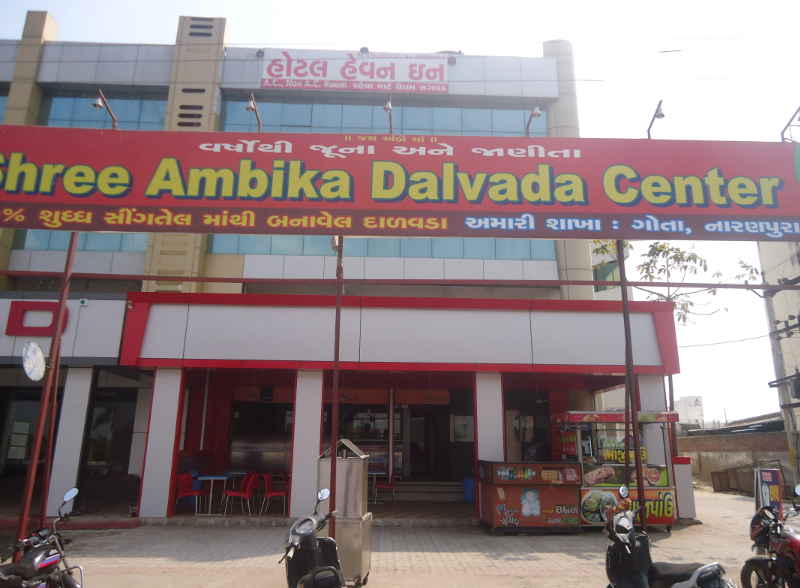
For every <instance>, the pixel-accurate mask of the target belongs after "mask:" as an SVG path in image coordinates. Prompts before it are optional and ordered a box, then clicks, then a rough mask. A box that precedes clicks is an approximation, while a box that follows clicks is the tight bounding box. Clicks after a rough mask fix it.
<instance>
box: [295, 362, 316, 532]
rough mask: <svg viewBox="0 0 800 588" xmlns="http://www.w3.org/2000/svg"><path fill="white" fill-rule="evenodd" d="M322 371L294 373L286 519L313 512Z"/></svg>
mask: <svg viewBox="0 0 800 588" xmlns="http://www.w3.org/2000/svg"><path fill="white" fill-rule="evenodd" d="M322 385H323V372H322V371H313V372H311V371H309V372H305V371H300V372H297V389H296V394H295V405H294V427H293V429H294V435H293V438H292V470H291V473H292V500H291V512H290V513H289V516H291V517H297V516H302V515H307V514H311V513H313V512H314V505H315V504H316V503H317V490H316V488H317V457H318V456H319V446H320V432H321V430H322V423H321V419H322Z"/></svg>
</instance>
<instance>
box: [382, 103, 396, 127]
mask: <svg viewBox="0 0 800 588" xmlns="http://www.w3.org/2000/svg"><path fill="white" fill-rule="evenodd" d="M383 111H384V112H385V113H386V114H388V115H389V134H390V135H394V125H393V123H392V95H391V94H389V100H388V102H386V104H384V105H383Z"/></svg>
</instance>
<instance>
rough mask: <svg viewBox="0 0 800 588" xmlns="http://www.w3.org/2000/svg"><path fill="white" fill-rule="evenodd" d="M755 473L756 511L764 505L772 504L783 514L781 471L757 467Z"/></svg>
mask: <svg viewBox="0 0 800 588" xmlns="http://www.w3.org/2000/svg"><path fill="white" fill-rule="evenodd" d="M754 475H755V492H754V494H755V497H756V511H758V509H760V508H761V507H762V506H771V507H772V508H774V509H775V512H777V513H778V516H779V517H782V516H783V500H782V499H781V471H780V470H777V469H775V470H767V469H760V468H756V469H755V470H754Z"/></svg>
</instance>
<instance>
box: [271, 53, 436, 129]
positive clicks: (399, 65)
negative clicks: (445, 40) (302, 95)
mask: <svg viewBox="0 0 800 588" xmlns="http://www.w3.org/2000/svg"><path fill="white" fill-rule="evenodd" d="M263 53H264V62H263V65H262V69H261V87H262V88H280V89H282V90H326V91H337V90H338V91H342V90H346V91H350V92H353V91H361V92H410V93H425V94H446V93H447V92H448V89H449V88H448V84H447V70H448V67H449V63H448V58H449V57H451V56H448V55H442V54H438V55H431V54H427V55H415V54H409V53H371V52H367V53H361V52H360V51H352V52H349V53H348V52H345V51H313V50H295V49H264V50H263ZM387 124H388V118H387Z"/></svg>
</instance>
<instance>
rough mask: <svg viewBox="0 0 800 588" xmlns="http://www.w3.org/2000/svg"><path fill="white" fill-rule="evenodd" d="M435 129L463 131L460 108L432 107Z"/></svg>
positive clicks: (433, 126)
mask: <svg viewBox="0 0 800 588" xmlns="http://www.w3.org/2000/svg"><path fill="white" fill-rule="evenodd" d="M431 111H432V120H433V125H432V128H433V130H434V131H440V132H441V131H461V109H460V108H432V109H431Z"/></svg>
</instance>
